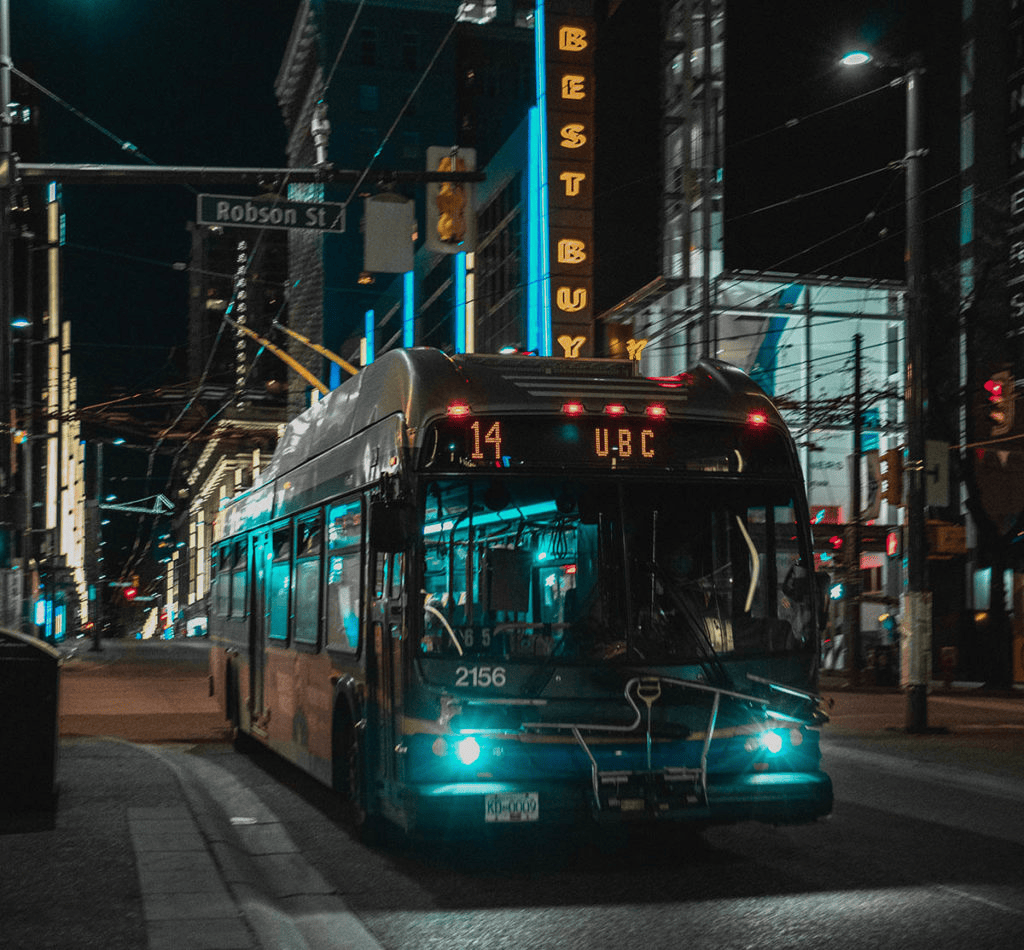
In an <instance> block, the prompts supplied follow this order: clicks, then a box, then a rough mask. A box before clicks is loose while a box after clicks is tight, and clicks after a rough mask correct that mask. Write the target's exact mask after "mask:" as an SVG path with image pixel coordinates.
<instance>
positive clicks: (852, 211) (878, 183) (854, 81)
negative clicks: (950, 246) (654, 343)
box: [725, 0, 960, 279]
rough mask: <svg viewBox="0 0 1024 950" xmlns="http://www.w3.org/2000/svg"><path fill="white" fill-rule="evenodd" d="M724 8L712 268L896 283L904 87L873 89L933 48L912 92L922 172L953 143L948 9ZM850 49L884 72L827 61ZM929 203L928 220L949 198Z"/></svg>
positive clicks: (916, 2)
mask: <svg viewBox="0 0 1024 950" xmlns="http://www.w3.org/2000/svg"><path fill="white" fill-rule="evenodd" d="M727 10H728V31H729V32H728V36H729V39H728V44H727V56H726V127H727V131H726V143H727V148H726V186H725V217H726V232H725V233H726V266H727V267H730V268H748V269H764V270H778V271H788V272H794V271H795V272H798V273H813V274H825V275H832V276H859V277H881V278H893V279H901V278H902V277H903V273H904V270H903V242H904V234H903V232H904V228H905V219H904V213H905V206H904V187H905V185H904V177H903V174H902V171H901V170H900V169H899V167H898V164H897V163H898V162H899V161H900V160H901V159H902V158H903V156H904V152H905V142H906V139H905V125H904V121H905V120H904V116H905V87H904V86H899V87H897V88H885V87H886V85H887V83H889V82H890V81H891V80H893V79H896V78H898V77H899V76H900V75H901V74H902V73H903V72H904V70H905V65H898V64H900V63H902V64H905V63H906V62H907V60H908V57H909V56H910V55H911V54H912V53H913V52H914V51H916V50H922V51H926V52H928V53H930V54H931V55H933V56H934V54H935V51H936V50H941V56H942V57H944V61H943V62H942V66H943V67H945V68H941V67H940V66H939V62H938V61H936V60H932V62H931V63H930V64H929V69H928V72H927V73H926V75H925V77H924V82H923V85H922V88H923V89H924V91H925V96H926V97H927V98H928V102H927V103H925V107H924V111H925V112H926V113H927V115H926V117H925V123H924V124H925V135H926V136H928V135H929V132H930V134H931V136H932V139H931V141H930V142H929V144H930V145H931V146H932V154H931V155H930V156H929V157H928V158H927V159H926V166H925V174H926V176H927V175H928V168H929V165H930V166H931V168H932V170H933V172H934V170H935V169H936V168H937V167H938V165H939V162H940V161H941V160H942V154H941V152H942V149H943V148H945V149H948V148H949V147H955V133H956V126H955V123H956V118H957V111H956V110H957V106H958V103H957V98H956V97H957V95H958V87H957V86H955V85H954V86H952V88H950V87H949V82H950V76H952V77H953V79H954V80H955V79H956V77H957V72H956V61H957V55H958V53H959V42H958V36H959V14H960V3H959V2H958V0H931V2H924V0H901V2H894V0H890V2H877V0H876V2H867V0H864V2H857V0H853V2H843V3H821V2H812V0H758V2H743V0H733V2H731V3H729V4H728V6H727ZM852 49H868V50H871V51H873V52H874V53H875V54H876V55H877V56H879V57H880V58H889V59H891V60H892V61H893V63H894V67H892V68H876V67H874V66H863V67H860V68H857V69H851V68H848V67H843V66H841V65H839V64H838V60H839V58H840V56H841V55H842V54H843V53H845V52H848V51H850V50H852ZM950 116H951V117H952V121H953V123H954V125H953V128H952V131H951V132H949V129H948V127H947V126H946V125H945V122H946V121H948V117H950ZM792 120H798V121H797V122H796V123H795V124H793V122H792ZM787 123H788V124H787ZM947 132H949V134H948V135H947V134H946V133H947ZM940 135H941V136H942V137H943V140H942V141H938V140H937V139H938V138H939V137H940ZM945 139H949V141H945ZM933 177H934V175H933ZM801 196H806V197H801ZM930 200H931V201H932V207H933V208H934V209H935V211H936V212H938V211H939V210H940V204H941V202H943V201H946V202H947V204H950V207H952V208H954V209H955V206H956V195H954V197H953V200H952V203H950V202H948V201H947V199H946V197H945V196H940V195H939V194H938V193H937V192H936V193H933V194H932V195H931V196H930ZM930 211H931V209H930Z"/></svg>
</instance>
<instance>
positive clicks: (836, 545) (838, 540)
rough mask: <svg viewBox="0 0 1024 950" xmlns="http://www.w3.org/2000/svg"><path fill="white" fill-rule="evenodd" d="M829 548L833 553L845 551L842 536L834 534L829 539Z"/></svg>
mask: <svg viewBox="0 0 1024 950" xmlns="http://www.w3.org/2000/svg"><path fill="white" fill-rule="evenodd" d="M828 546H829V547H830V548H831V549H832V550H833V551H841V550H842V549H843V536H842V535H841V534H834V535H832V537H831V538H829V539H828Z"/></svg>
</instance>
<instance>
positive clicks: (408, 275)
mask: <svg viewBox="0 0 1024 950" xmlns="http://www.w3.org/2000/svg"><path fill="white" fill-rule="evenodd" d="M415 292H416V274H415V272H414V271H411V270H407V271H406V272H405V282H404V289H403V293H402V346H404V347H406V348H408V347H410V346H415V345H416V301H415V300H414V299H413V296H414V294H415Z"/></svg>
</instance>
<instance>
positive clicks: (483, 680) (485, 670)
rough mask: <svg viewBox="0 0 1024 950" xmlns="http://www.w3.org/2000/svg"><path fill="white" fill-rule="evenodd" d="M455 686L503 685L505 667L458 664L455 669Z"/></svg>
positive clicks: (482, 686) (483, 686)
mask: <svg viewBox="0 0 1024 950" xmlns="http://www.w3.org/2000/svg"><path fill="white" fill-rule="evenodd" d="M455 685H456V686H477V687H481V688H485V687H487V686H497V687H498V688H499V689H500V688H501V687H502V686H504V685H505V667H503V666H460V667H457V668H456V670H455Z"/></svg>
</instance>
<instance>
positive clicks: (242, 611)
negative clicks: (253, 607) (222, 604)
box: [228, 538, 249, 618]
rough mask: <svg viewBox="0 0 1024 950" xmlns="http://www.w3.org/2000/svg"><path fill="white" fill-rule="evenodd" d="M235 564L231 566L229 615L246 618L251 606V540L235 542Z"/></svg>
mask: <svg viewBox="0 0 1024 950" xmlns="http://www.w3.org/2000/svg"><path fill="white" fill-rule="evenodd" d="M234 550H235V554H234V563H233V564H232V565H231V593H230V604H229V606H228V611H229V615H230V616H232V617H236V618H237V617H244V616H246V614H248V612H249V610H248V606H249V597H248V594H249V585H248V579H249V573H248V568H249V540H248V538H242V539H241V540H240V541H236V542H235V549H234Z"/></svg>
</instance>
